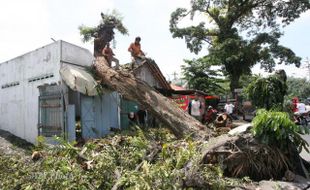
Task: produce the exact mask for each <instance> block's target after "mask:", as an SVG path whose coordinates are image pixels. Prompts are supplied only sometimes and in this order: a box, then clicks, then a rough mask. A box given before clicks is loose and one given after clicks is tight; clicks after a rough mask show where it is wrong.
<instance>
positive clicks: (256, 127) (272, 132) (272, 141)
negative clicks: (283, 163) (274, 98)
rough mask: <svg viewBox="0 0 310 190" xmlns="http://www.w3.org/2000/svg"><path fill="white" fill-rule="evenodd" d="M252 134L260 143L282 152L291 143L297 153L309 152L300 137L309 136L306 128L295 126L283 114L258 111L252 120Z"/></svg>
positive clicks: (285, 114) (287, 116)
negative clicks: (279, 149) (277, 148)
mask: <svg viewBox="0 0 310 190" xmlns="http://www.w3.org/2000/svg"><path fill="white" fill-rule="evenodd" d="M252 133H253V135H254V136H255V137H256V138H258V139H260V140H261V142H262V143H265V144H269V145H276V146H278V147H280V148H281V149H282V150H286V148H287V145H288V144H289V143H291V142H292V143H293V144H294V145H295V146H296V147H297V148H298V150H299V152H301V150H302V148H304V149H305V150H307V151H308V152H309V150H308V148H307V146H309V144H308V143H307V141H305V140H304V139H303V138H302V137H301V136H300V134H309V130H308V128H303V127H302V126H298V125H296V124H295V123H294V122H293V121H292V120H291V119H290V117H289V115H288V114H287V113H285V112H275V111H266V110H264V109H262V110H259V111H258V112H257V116H256V117H255V118H254V119H253V129H252Z"/></svg>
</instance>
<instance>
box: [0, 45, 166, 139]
mask: <svg viewBox="0 0 310 190" xmlns="http://www.w3.org/2000/svg"><path fill="white" fill-rule="evenodd" d="M93 60H94V58H93V55H92V53H91V52H89V51H88V50H87V49H84V48H81V47H78V46H76V45H73V44H70V43H68V42H64V41H57V42H55V43H52V44H49V45H46V46H43V47H41V48H38V49H36V50H34V51H31V52H29V53H26V54H24V55H21V56H19V57H16V58H14V59H12V60H9V61H6V62H4V63H1V64H0V86H1V88H0V129H2V130H6V131H9V132H11V133H12V134H14V135H16V136H18V137H20V138H23V139H25V140H27V141H28V142H31V143H35V142H36V138H37V136H38V135H41V136H44V137H46V139H47V140H48V141H50V142H52V141H53V140H52V139H53V137H54V136H55V135H56V136H61V137H64V138H65V139H67V140H68V141H73V140H76V123H77V122H80V123H81V126H82V137H83V138H84V139H90V138H100V137H103V136H105V135H107V134H109V133H110V131H111V128H118V129H124V128H127V126H128V117H127V116H128V113H129V112H135V111H137V107H138V104H137V103H136V102H133V101H129V100H126V99H124V98H123V97H122V96H121V95H120V94H119V93H118V92H116V91H110V90H108V89H103V91H102V93H101V94H98V93H97V91H96V88H97V86H98V84H97V82H96V81H95V80H94V78H93V76H92V75H91V74H90V73H89V72H88V71H87V67H89V66H91V65H92V63H93ZM130 72H133V73H134V75H135V76H136V77H137V78H139V79H141V80H142V81H144V82H146V83H147V84H148V85H150V86H152V87H154V88H156V89H170V86H169V84H168V82H167V81H166V79H165V78H164V76H163V75H162V73H161V71H160V70H159V68H158V66H157V65H156V63H155V62H154V63H150V62H147V63H144V64H141V65H136V66H135V68H134V69H133V70H131V71H130Z"/></svg>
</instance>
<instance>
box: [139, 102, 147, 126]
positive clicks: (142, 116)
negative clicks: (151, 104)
mask: <svg viewBox="0 0 310 190" xmlns="http://www.w3.org/2000/svg"><path fill="white" fill-rule="evenodd" d="M137 116H138V121H139V125H141V126H142V127H145V124H146V111H145V109H144V108H143V107H140V109H139V110H138V112H137Z"/></svg>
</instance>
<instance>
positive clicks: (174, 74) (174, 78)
mask: <svg viewBox="0 0 310 190" xmlns="http://www.w3.org/2000/svg"><path fill="white" fill-rule="evenodd" d="M171 75H172V76H173V80H174V81H176V80H177V76H178V73H177V72H175V71H174V73H172V74H171Z"/></svg>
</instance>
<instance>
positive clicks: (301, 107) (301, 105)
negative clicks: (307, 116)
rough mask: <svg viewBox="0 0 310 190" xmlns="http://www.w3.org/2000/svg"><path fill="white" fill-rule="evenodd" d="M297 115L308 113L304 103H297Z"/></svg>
mask: <svg viewBox="0 0 310 190" xmlns="http://www.w3.org/2000/svg"><path fill="white" fill-rule="evenodd" d="M297 110H298V111H297V113H299V114H303V113H307V109H306V105H305V104H304V103H297Z"/></svg>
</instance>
